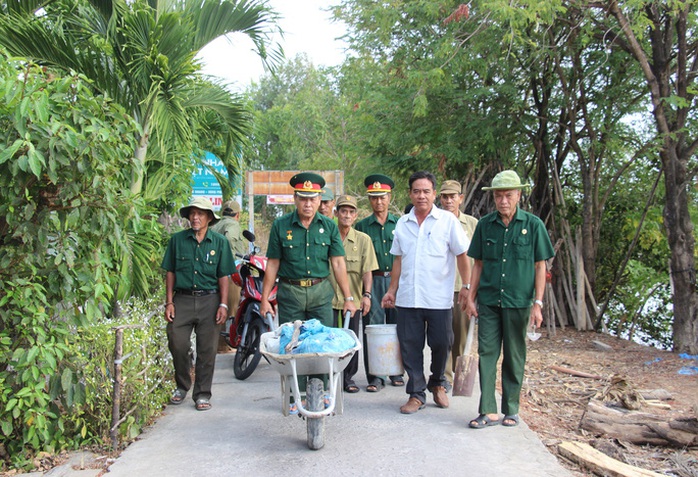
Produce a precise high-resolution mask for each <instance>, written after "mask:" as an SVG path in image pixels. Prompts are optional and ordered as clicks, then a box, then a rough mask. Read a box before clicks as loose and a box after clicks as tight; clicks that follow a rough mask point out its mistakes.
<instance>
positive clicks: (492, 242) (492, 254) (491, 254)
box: [482, 238, 500, 260]
mask: <svg viewBox="0 0 698 477" xmlns="http://www.w3.org/2000/svg"><path fill="white" fill-rule="evenodd" d="M499 255H500V254H499V252H498V251H497V240H496V239H491V238H488V239H487V240H485V247H484V250H483V251H482V258H483V260H499Z"/></svg>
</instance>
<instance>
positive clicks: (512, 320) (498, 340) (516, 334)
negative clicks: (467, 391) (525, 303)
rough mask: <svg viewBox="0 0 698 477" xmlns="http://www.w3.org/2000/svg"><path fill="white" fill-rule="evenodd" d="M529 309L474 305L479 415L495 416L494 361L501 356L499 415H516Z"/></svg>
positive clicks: (524, 356) (495, 363) (495, 366)
mask: <svg viewBox="0 0 698 477" xmlns="http://www.w3.org/2000/svg"><path fill="white" fill-rule="evenodd" d="M530 316H531V310H530V308H500V307H497V306H488V305H483V304H480V305H478V334H477V338H478V355H479V357H480V364H479V371H480V414H496V413H497V401H496V399H495V384H496V381H497V361H498V360H499V356H500V354H501V355H502V413H503V414H505V415H514V414H518V412H519V397H520V395H521V385H522V383H523V376H524V367H525V364H526V327H527V326H528V322H529V319H530Z"/></svg>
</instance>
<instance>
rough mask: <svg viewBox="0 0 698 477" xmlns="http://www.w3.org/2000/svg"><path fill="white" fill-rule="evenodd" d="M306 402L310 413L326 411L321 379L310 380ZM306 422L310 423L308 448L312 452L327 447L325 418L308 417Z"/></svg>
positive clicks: (306, 391) (306, 392)
mask: <svg viewBox="0 0 698 477" xmlns="http://www.w3.org/2000/svg"><path fill="white" fill-rule="evenodd" d="M305 402H306V407H307V409H308V410H309V411H323V410H324V409H325V390H324V389H323V385H322V380H321V379H318V378H311V379H308V385H307V387H306V390H305ZM306 421H307V423H308V447H309V448H310V449H312V450H318V449H322V447H323V446H324V445H325V418H324V417H315V418H311V417H308V418H307V419H306Z"/></svg>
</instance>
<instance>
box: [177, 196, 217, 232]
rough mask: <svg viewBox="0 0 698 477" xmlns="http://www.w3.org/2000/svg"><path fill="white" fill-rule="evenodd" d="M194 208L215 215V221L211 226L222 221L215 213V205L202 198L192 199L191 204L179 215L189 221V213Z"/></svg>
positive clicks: (183, 208)
mask: <svg viewBox="0 0 698 477" xmlns="http://www.w3.org/2000/svg"><path fill="white" fill-rule="evenodd" d="M192 207H194V208H195V209H199V210H207V211H209V212H211V215H213V220H211V222H210V223H209V225H213V224H215V223H216V222H218V221H219V220H220V217H218V216H217V215H216V213H215V212H214V211H213V204H211V201H210V200H208V199H207V198H206V197H200V196H199V197H194V198H192V200H191V202H189V205H187V206H185V207H182V208H181V209H179V215H180V216H182V218H184V219H188V218H189V211H190V210H191V208H192Z"/></svg>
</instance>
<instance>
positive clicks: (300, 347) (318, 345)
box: [279, 319, 356, 354]
mask: <svg viewBox="0 0 698 477" xmlns="http://www.w3.org/2000/svg"><path fill="white" fill-rule="evenodd" d="M293 329H294V327H293V326H291V325H284V326H281V327H280V328H279V331H280V339H279V354H287V352H286V345H288V344H289V343H290V342H291V340H292V339H293ZM354 346H356V343H355V342H354V338H352V337H351V336H350V335H349V334H348V333H346V332H344V331H343V330H342V329H341V328H331V327H329V326H325V325H323V324H322V323H321V322H320V321H319V320H316V319H312V320H308V321H305V322H303V323H301V327H300V334H299V335H298V344H297V345H296V346H295V347H294V348H293V349H292V350H291V354H301V353H341V352H342V351H346V350H349V349H352V348H353V347H354Z"/></svg>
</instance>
